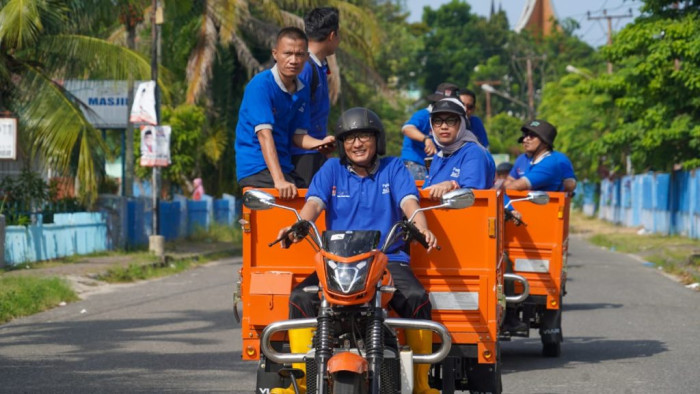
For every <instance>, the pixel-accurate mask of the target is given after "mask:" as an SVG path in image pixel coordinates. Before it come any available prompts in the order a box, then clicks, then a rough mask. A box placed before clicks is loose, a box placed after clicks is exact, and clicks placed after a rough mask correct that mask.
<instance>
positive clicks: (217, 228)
mask: <svg viewBox="0 0 700 394" xmlns="http://www.w3.org/2000/svg"><path fill="white" fill-rule="evenodd" d="M188 240H189V241H194V242H212V243H214V242H227V243H231V244H232V245H238V246H240V245H241V240H242V232H241V230H240V228H233V229H232V228H230V227H226V226H222V225H219V224H212V226H211V228H210V231H205V230H202V229H198V230H197V231H196V232H195V234H194V235H193V236H192V237H190V238H189V239H188ZM230 255H231V254H230V253H228V252H218V253H208V254H206V255H204V256H197V255H193V256H192V257H189V258H188V257H182V258H178V259H166V261H156V260H158V259H157V258H156V257H155V256H154V255H153V254H152V253H150V252H148V251H146V250H143V249H139V250H131V251H107V252H97V253H93V254H89V255H79V256H71V257H65V258H61V259H56V260H51V261H44V262H36V263H30V264H19V265H14V266H11V267H7V268H2V269H0V324H2V323H6V322H8V321H10V320H12V319H15V318H18V317H23V316H29V315H32V314H35V313H38V312H42V311H45V310H48V309H51V308H54V307H56V306H58V305H59V304H61V302H66V303H68V302H73V301H77V300H79V297H78V295H77V294H76V293H75V291H73V289H72V288H71V285H70V284H69V283H68V282H67V281H66V280H64V279H61V278H59V277H57V276H45V277H41V276H35V275H24V273H23V272H19V273H17V274H22V275H12V274H8V275H5V274H6V273H9V272H11V271H18V270H26V271H28V272H29V271H36V270H38V269H42V268H48V269H51V268H54V267H59V266H61V265H65V264H79V263H80V262H81V261H85V260H90V259H99V258H103V257H104V258H109V257H122V256H123V257H124V258H125V259H128V261H129V265H128V266H121V267H120V266H118V265H115V266H114V267H112V268H110V269H108V270H107V272H106V273H104V274H102V275H99V276H98V277H96V278H95V279H97V280H102V281H105V282H108V283H125V282H134V281H138V280H146V279H151V278H157V277H162V276H166V275H172V274H176V273H178V272H182V271H185V270H187V269H191V268H194V267H196V266H198V265H202V264H205V263H207V262H209V261H214V260H218V259H221V258H224V257H229V256H230Z"/></svg>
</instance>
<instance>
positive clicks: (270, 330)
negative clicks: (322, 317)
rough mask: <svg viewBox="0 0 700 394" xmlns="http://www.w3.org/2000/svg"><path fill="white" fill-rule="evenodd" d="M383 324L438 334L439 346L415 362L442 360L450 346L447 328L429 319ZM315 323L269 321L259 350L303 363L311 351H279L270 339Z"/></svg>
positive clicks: (278, 359) (308, 320) (280, 360)
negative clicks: (275, 335)
mask: <svg viewBox="0 0 700 394" xmlns="http://www.w3.org/2000/svg"><path fill="white" fill-rule="evenodd" d="M384 324H386V325H388V326H390V327H391V328H394V329H396V328H404V329H406V328H408V329H416V330H431V331H433V332H435V333H437V334H438V335H439V336H440V340H441V343H440V347H439V348H438V350H437V351H436V352H435V353H430V354H413V362H414V363H416V364H436V363H439V362H440V361H442V360H443V359H444V358H445V357H447V355H448V354H449V352H450V348H451V347H452V338H451V337H450V333H449V332H448V331H447V328H446V327H445V326H444V325H442V324H440V323H437V322H434V321H431V320H419V319H400V318H388V319H386V320H385V321H384ZM316 325H317V320H316V318H306V319H292V320H282V321H278V322H274V323H270V324H269V325H268V326H267V327H265V329H264V330H263V332H262V337H261V340H260V351H261V352H262V353H263V354H264V355H265V357H267V358H268V359H270V360H272V361H273V362H276V363H278V364H290V363H303V362H304V361H305V359H306V358H312V357H313V354H312V352H309V353H280V352H277V351H276V350H275V349H273V348H272V345H271V343H270V339H271V338H272V335H273V334H275V333H277V332H280V331H287V330H293V329H297V328H315V327H316Z"/></svg>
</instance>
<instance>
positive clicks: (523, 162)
mask: <svg viewBox="0 0 700 394" xmlns="http://www.w3.org/2000/svg"><path fill="white" fill-rule="evenodd" d="M528 168H530V157H529V156H528V155H526V154H525V153H521V154H520V156H518V157H517V158H516V159H515V162H513V168H511V170H510V174H508V175H509V176H510V177H511V178H513V179H520V178H521V177H522V176H523V175H525V172H526V171H527V169H528Z"/></svg>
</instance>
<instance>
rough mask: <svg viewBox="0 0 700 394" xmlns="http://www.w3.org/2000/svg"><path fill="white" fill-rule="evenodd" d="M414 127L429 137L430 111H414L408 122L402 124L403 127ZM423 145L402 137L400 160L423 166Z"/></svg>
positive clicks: (425, 109)
mask: <svg viewBox="0 0 700 394" xmlns="http://www.w3.org/2000/svg"><path fill="white" fill-rule="evenodd" d="M409 125H411V126H414V127H415V128H417V129H418V130H419V131H420V132H421V133H423V134H425V135H426V136H428V135H430V132H431V129H430V111H429V110H428V108H423V109H421V110H418V111H416V112H415V113H414V114H413V116H411V119H409V120H408V122H406V123H404V125H403V127H406V126H409ZM425 156H426V155H425V143H424V142H423V141H414V140H412V139H410V138H408V136H405V135H404V136H403V147H402V148H401V159H402V160H408V161H412V162H415V163H418V164H420V165H422V166H424V165H425Z"/></svg>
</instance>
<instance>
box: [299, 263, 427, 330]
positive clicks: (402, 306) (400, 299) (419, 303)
mask: <svg viewBox="0 0 700 394" xmlns="http://www.w3.org/2000/svg"><path fill="white" fill-rule="evenodd" d="M387 269H388V270H389V272H390V273H391V277H392V278H393V280H394V287H396V292H395V293H394V296H393V297H392V298H391V301H390V302H389V305H390V306H391V308H392V309H393V310H395V311H396V313H398V314H399V316H401V317H405V318H413V319H425V320H431V319H432V318H431V313H432V307H431V305H430V299H429V298H428V293H426V292H425V288H424V287H423V285H422V284H421V283H420V282H419V281H418V278H416V276H415V275H414V274H413V271H412V270H411V266H410V265H408V264H404V263H398V262H394V261H390V262H389V264H388V265H387ZM306 286H318V275H317V274H316V272H313V273H312V274H311V275H309V276H308V277H307V278H306V279H304V280H303V281H302V282H301V283H300V284H299V285H298V286H297V287H295V288H294V289H293V290H292V293H291V294H290V295H289V318H290V319H300V318H305V317H315V316H316V315H317V314H318V309H319V306H320V305H321V300H320V299H319V298H318V295H317V294H315V293H314V294H312V293H306V292H304V290H303V289H304V287H306Z"/></svg>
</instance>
